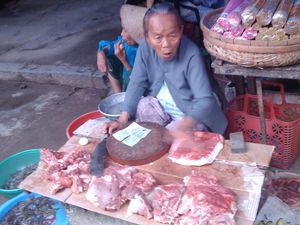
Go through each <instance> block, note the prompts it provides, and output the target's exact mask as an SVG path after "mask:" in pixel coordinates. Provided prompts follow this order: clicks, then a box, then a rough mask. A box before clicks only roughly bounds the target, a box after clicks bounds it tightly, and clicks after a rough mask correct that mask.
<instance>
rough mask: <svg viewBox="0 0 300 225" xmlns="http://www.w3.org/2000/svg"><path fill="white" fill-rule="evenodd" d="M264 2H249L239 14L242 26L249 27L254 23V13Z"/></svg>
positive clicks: (258, 0)
mask: <svg viewBox="0 0 300 225" xmlns="http://www.w3.org/2000/svg"><path fill="white" fill-rule="evenodd" d="M264 3H265V0H252V1H250V2H249V4H248V6H247V7H246V8H245V10H244V11H243V12H242V15H241V16H242V22H243V27H244V28H247V27H250V26H251V25H252V24H253V23H254V21H255V18H256V15H257V13H258V11H259V10H260V9H261V7H262V6H263V5H264Z"/></svg>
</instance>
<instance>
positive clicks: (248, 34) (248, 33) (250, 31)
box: [242, 27, 257, 40]
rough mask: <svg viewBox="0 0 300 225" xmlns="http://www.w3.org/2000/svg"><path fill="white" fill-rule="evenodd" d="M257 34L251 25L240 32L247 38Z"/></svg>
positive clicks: (250, 38) (252, 37) (253, 37)
mask: <svg viewBox="0 0 300 225" xmlns="http://www.w3.org/2000/svg"><path fill="white" fill-rule="evenodd" d="M256 36H257V30H255V29H253V28H252V27H248V28H246V29H245V31H244V32H243V34H242V37H243V38H245V39H247V40H253V39H255V38H256Z"/></svg>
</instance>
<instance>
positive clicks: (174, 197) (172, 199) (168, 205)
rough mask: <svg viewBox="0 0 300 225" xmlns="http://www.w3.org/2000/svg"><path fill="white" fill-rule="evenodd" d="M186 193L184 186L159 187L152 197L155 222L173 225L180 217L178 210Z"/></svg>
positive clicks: (169, 185)
mask: <svg viewBox="0 0 300 225" xmlns="http://www.w3.org/2000/svg"><path fill="white" fill-rule="evenodd" d="M184 191H185V187H184V186H183V185H182V184H168V185H160V186H157V187H156V188H155V189H154V191H153V193H152V196H151V197H150V199H151V202H152V206H153V216H154V220H155V221H158V222H161V223H169V224H170V223H173V222H174V220H175V218H176V217H178V213H177V209H178V206H179V205H180V203H181V196H182V194H183V193H184Z"/></svg>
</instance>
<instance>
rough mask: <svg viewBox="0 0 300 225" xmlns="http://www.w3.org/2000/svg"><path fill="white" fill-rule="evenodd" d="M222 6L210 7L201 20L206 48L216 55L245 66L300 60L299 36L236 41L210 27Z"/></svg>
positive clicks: (271, 64)
mask: <svg viewBox="0 0 300 225" xmlns="http://www.w3.org/2000/svg"><path fill="white" fill-rule="evenodd" d="M222 10H223V9H217V10H214V11H212V12H210V13H208V14H206V16H204V17H203V18H202V20H201V24H200V26H201V30H202V32H203V37H204V40H203V41H204V45H205V48H206V49H207V51H208V52H209V53H210V54H211V55H213V56H215V57H216V58H219V59H222V60H224V61H228V62H230V63H235V64H239V65H241V66H245V67H276V66H287V65H293V64H297V63H300V39H288V40H282V41H256V40H239V39H236V38H228V37H224V36H222V35H220V34H218V33H216V32H213V31H211V30H210V28H211V27H212V26H213V25H214V24H215V22H216V20H217V18H218V17H219V15H220V13H221V12H222Z"/></svg>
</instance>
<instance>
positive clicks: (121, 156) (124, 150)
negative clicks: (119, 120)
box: [106, 122, 172, 166]
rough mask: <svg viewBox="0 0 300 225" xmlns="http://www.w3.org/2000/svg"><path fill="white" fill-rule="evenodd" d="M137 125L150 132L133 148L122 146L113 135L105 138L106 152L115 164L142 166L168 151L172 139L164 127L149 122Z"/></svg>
mask: <svg viewBox="0 0 300 225" xmlns="http://www.w3.org/2000/svg"><path fill="white" fill-rule="evenodd" d="M138 124H139V125H141V126H143V127H145V128H148V129H151V132H150V133H149V134H148V135H147V136H146V137H144V138H142V139H141V140H140V141H139V142H138V143H137V144H136V145H134V146H133V147H130V146H128V145H125V144H123V143H122V142H120V141H118V140H117V139H115V138H114V137H113V135H111V136H109V137H108V138H107V143H106V147H107V151H108V154H109V156H110V158H111V159H112V160H114V161H115V162H117V163H120V164H123V165H129V166H137V165H143V164H147V163H150V162H152V161H155V160H157V159H159V158H160V157H162V156H163V155H164V154H166V153H167V152H168V151H169V148H170V146H171V143H172V138H171V135H170V133H169V131H168V130H167V129H166V128H165V127H162V126H160V125H158V124H156V123H150V122H140V123H138ZM128 125H130V124H128ZM128 125H127V126H128ZM127 126H126V127H127Z"/></svg>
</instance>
